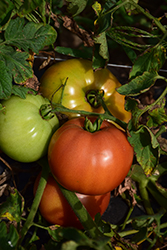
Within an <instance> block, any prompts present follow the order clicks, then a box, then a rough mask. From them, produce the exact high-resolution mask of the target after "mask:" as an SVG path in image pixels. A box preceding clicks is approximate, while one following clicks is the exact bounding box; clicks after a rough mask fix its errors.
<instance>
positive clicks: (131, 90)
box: [117, 72, 162, 96]
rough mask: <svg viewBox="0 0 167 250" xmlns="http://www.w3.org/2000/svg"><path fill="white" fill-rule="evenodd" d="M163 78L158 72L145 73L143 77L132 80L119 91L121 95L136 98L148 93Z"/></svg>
mask: <svg viewBox="0 0 167 250" xmlns="http://www.w3.org/2000/svg"><path fill="white" fill-rule="evenodd" d="M161 78H162V77H161V76H159V75H158V74H157V72H144V73H143V74H142V75H140V76H137V77H136V78H134V79H132V80H131V81H130V82H129V83H127V84H125V85H122V86H121V87H120V88H118V89H117V91H118V93H120V94H121V95H127V96H128V95H129V96H136V95H139V94H141V93H144V92H146V91H147V90H148V89H149V88H150V87H151V86H152V85H153V84H154V82H155V81H156V80H157V79H161Z"/></svg>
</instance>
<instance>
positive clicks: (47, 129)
mask: <svg viewBox="0 0 167 250" xmlns="http://www.w3.org/2000/svg"><path fill="white" fill-rule="evenodd" d="M43 104H49V101H48V100H47V99H46V98H43V97H42V96H41V95H32V94H27V95H26V99H22V98H20V97H18V96H14V95H13V96H11V97H10V99H8V100H3V101H2V105H3V106H4V107H5V110H3V111H1V112H0V149H1V150H2V151H3V152H4V153H5V154H6V155H8V156H9V157H10V158H12V159H14V160H16V161H20V162H33V161H37V160H38V159H40V158H41V157H42V156H44V155H46V153H47V149H48V144H49V142H50V138H51V136H52V135H53V133H54V132H55V131H56V129H57V128H58V127H59V120H58V118H57V116H56V115H54V117H53V118H51V119H49V120H44V119H43V118H42V116H41V115H40V107H41V105H43Z"/></svg>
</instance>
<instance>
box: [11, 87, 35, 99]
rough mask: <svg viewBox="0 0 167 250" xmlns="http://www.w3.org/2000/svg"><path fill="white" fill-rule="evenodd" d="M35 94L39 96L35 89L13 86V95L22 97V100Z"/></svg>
mask: <svg viewBox="0 0 167 250" xmlns="http://www.w3.org/2000/svg"><path fill="white" fill-rule="evenodd" d="M30 92H33V93H34V94H37V92H36V91H35V90H33V89H30V88H26V87H24V86H20V85H19V86H18V85H13V87H12V94H14V95H17V96H19V97H21V98H22V99H25V98H26V94H28V93H30Z"/></svg>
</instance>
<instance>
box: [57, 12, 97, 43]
mask: <svg viewBox="0 0 167 250" xmlns="http://www.w3.org/2000/svg"><path fill="white" fill-rule="evenodd" d="M62 19H63V21H64V23H63V26H64V27H65V28H66V29H68V30H70V31H71V32H73V33H74V34H76V35H77V36H78V37H79V38H80V39H81V40H82V41H83V43H84V45H85V46H88V47H93V45H94V41H93V39H92V37H91V34H89V33H88V32H87V31H85V30H83V29H81V28H79V26H78V24H77V23H76V22H75V21H74V20H73V19H72V18H69V17H67V16H63V17H62Z"/></svg>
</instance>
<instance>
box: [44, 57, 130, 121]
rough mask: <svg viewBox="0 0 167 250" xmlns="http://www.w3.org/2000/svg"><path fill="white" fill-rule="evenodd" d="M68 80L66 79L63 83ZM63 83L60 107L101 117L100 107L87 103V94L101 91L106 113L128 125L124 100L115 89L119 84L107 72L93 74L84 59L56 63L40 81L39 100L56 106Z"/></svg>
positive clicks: (127, 114) (101, 109)
mask: <svg viewBox="0 0 167 250" xmlns="http://www.w3.org/2000/svg"><path fill="white" fill-rule="evenodd" d="M67 78H68V79H67ZM66 79H67V82H66V87H65V90H64V95H63V101H62V104H63V105H64V106H65V107H67V108H70V109H77V110H78V109H79V110H86V111H90V112H98V113H103V112H104V110H103V108H102V106H97V107H96V108H95V104H94V103H93V104H92V103H91V104H90V102H88V95H87V94H88V93H89V92H90V91H91V90H104V96H103V99H104V101H105V103H106V105H107V107H108V109H109V110H110V112H111V113H112V114H113V115H114V116H115V117H116V118H118V119H120V120H123V121H125V122H128V121H129V120H130V118H131V113H129V112H127V111H126V110H125V109H124V104H125V96H123V95H120V94H119V93H118V92H117V91H116V88H118V87H120V86H121V84H120V83H119V81H118V80H117V78H116V77H115V76H114V75H113V74H112V73H111V72H110V71H109V70H108V69H107V68H105V69H100V70H97V71H93V69H92V62H91V61H89V60H84V59H69V60H66V61H62V62H58V63H56V64H54V65H52V66H51V67H50V68H48V69H47V70H46V71H45V73H44V74H43V76H42V77H41V79H40V82H41V85H40V92H41V93H42V95H43V96H45V97H47V98H48V99H49V100H52V102H54V103H60V100H61V94H62V89H63V88H62V87H61V86H63V84H64V83H65V81H66ZM68 115H69V116H71V113H69V114H68Z"/></svg>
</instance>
